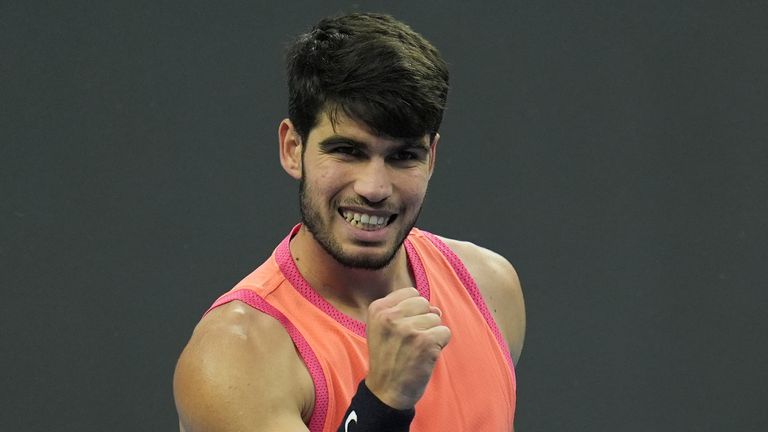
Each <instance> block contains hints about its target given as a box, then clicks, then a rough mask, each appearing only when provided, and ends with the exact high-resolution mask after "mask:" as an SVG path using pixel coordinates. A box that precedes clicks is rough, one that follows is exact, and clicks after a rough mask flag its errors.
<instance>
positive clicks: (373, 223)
mask: <svg viewBox="0 0 768 432" xmlns="http://www.w3.org/2000/svg"><path fill="white" fill-rule="evenodd" d="M339 214H340V215H341V217H343V218H344V219H345V220H346V221H347V223H349V224H350V225H352V226H353V227H355V228H358V229H361V230H364V231H376V230H380V229H382V228H384V227H386V226H387V225H389V224H391V223H392V222H393V221H394V220H395V219H397V214H390V213H381V212H365V211H360V210H350V209H339Z"/></svg>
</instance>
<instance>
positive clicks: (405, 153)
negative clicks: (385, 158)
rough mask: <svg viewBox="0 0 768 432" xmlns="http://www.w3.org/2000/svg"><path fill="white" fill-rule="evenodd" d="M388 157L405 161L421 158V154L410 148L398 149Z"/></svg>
mask: <svg viewBox="0 0 768 432" xmlns="http://www.w3.org/2000/svg"><path fill="white" fill-rule="evenodd" d="M390 159H392V160H394V161H397V162H407V161H417V160H421V159H422V156H421V154H419V153H417V152H415V151H411V150H400V151H398V152H396V153H393V154H392V156H390Z"/></svg>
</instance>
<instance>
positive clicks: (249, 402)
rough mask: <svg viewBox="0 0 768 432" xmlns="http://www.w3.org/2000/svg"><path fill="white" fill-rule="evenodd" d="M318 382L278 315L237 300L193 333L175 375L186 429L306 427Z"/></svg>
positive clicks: (221, 429)
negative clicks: (275, 315)
mask: <svg viewBox="0 0 768 432" xmlns="http://www.w3.org/2000/svg"><path fill="white" fill-rule="evenodd" d="M312 386H313V384H312V379H311V377H310V376H309V372H308V371H307V370H306V368H305V367H304V364H303V362H302V361H301V358H300V357H299V356H298V355H297V354H296V350H295V349H294V346H293V342H292V341H291V338H290V336H289V335H288V333H287V332H286V331H285V329H284V328H283V327H282V325H281V324H280V323H279V322H278V321H277V320H276V319H274V318H272V317H270V316H268V315H266V314H264V313H262V312H259V311H257V310H255V309H253V308H251V307H249V306H247V305H245V304H243V303H241V302H239V301H233V302H230V303H228V304H225V305H223V306H220V307H218V308H216V309H214V310H213V311H211V312H210V313H209V314H207V315H206V316H205V317H204V318H203V319H202V320H201V321H200V323H199V324H198V326H197V327H196V328H195V331H194V332H193V334H192V337H191V338H190V341H189V343H188V344H187V346H186V348H185V349H184V351H183V352H182V354H181V356H180V358H179V361H178V363H177V365H176V371H175V374H174V382H173V388H174V397H175V400H176V408H177V410H178V412H179V420H180V423H181V424H182V426H183V427H184V428H185V429H186V430H216V431H227V430H239V429H240V428H242V427H243V426H244V425H251V426H250V427H256V428H257V429H259V430H284V429H285V428H289V429H291V430H306V429H301V427H303V424H304V422H303V421H302V419H304V420H308V418H309V416H310V415H311V413H312V404H313V403H314V400H313V395H314V393H313V387H312Z"/></svg>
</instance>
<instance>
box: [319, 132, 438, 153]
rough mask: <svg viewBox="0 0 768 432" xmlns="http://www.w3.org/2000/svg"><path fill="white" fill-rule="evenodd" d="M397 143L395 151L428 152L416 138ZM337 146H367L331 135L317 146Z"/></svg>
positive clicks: (426, 145)
mask: <svg viewBox="0 0 768 432" xmlns="http://www.w3.org/2000/svg"><path fill="white" fill-rule="evenodd" d="M395 140H397V141H400V143H399V144H396V145H395V146H394V149H395V150H404V149H409V148H413V149H418V150H424V151H429V144H425V143H424V141H423V140H420V139H418V138H416V139H414V138H403V139H397V138H396V139H395ZM337 144H348V145H352V146H355V147H358V148H362V149H367V148H368V147H369V146H368V144H366V143H365V142H362V141H358V140H356V139H353V138H349V137H345V136H343V135H331V136H329V137H328V138H325V139H324V140H322V141H320V143H318V146H319V147H320V148H321V149H324V150H325V149H328V148H329V147H331V146H334V145H337Z"/></svg>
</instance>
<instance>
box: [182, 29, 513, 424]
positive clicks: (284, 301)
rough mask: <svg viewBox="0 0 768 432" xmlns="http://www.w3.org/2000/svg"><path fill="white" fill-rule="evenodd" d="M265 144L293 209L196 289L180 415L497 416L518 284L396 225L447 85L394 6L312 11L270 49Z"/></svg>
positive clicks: (508, 370) (429, 49)
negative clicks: (289, 42) (297, 209)
mask: <svg viewBox="0 0 768 432" xmlns="http://www.w3.org/2000/svg"><path fill="white" fill-rule="evenodd" d="M288 80H289V83H288V85H289V97H290V101H289V119H285V120H283V121H282V122H281V123H280V126H279V144H280V162H281V164H282V166H283V168H284V169H285V171H286V172H287V173H288V174H289V175H291V176H292V177H294V178H295V179H297V180H299V181H300V194H299V196H300V206H301V214H302V223H301V224H300V225H298V226H296V227H295V228H294V229H293V230H292V231H291V233H290V234H289V235H288V236H287V237H286V239H285V240H284V241H283V242H282V243H281V244H280V245H279V246H278V247H277V249H275V252H274V254H273V255H272V257H270V259H269V260H267V261H266V262H265V263H264V264H262V265H261V266H260V267H259V268H258V269H256V270H255V271H254V272H253V273H252V274H250V275H249V276H248V277H246V278H245V279H244V280H243V281H241V282H240V283H239V284H238V285H237V286H235V288H234V289H233V290H232V291H230V292H229V293H227V294H225V295H224V296H222V297H220V298H219V300H217V301H216V303H214V305H213V307H212V308H211V309H210V310H209V311H208V313H206V315H205V316H204V317H203V319H202V320H201V321H200V323H199V325H198V326H197V328H196V329H195V331H194V333H193V335H192V338H191V340H190V342H189V344H188V345H187V347H186V348H185V350H184V352H183V353H182V355H181V358H180V359H179V362H178V365H177V368H176V374H175V377H174V393H175V398H176V406H177V410H178V412H179V419H180V428H181V430H182V431H187V432H192V431H307V430H309V431H327V432H328V431H337V430H338V431H345V432H351V431H407V430H413V431H473V432H474V431H482V432H485V431H502V430H504V431H510V430H512V429H513V424H512V423H513V418H514V408H515V377H514V366H513V361H515V362H516V361H517V358H518V356H519V354H520V350H521V348H522V343H523V335H524V328H525V316H524V311H523V300H522V294H521V291H520V285H519V282H518V279H517V276H516V274H515V271H514V269H513V268H512V266H511V265H510V264H509V263H508V262H507V261H506V260H505V259H504V258H502V257H501V256H499V255H497V254H495V253H493V252H491V251H489V250H486V249H483V248H480V247H478V246H475V245H473V244H471V243H466V242H459V241H456V240H449V239H445V238H441V237H438V236H435V235H433V234H430V233H428V232H426V231H421V230H418V229H416V228H414V224H415V222H416V219H417V216H418V214H419V211H420V209H421V206H422V203H423V200H424V197H425V194H426V191H427V184H428V182H429V178H430V176H431V175H432V172H433V169H434V167H435V155H436V150H437V144H438V141H439V139H440V136H439V134H438V128H439V126H440V123H441V120H442V115H443V109H444V106H445V102H446V98H447V92H448V71H447V68H446V65H445V63H444V61H443V60H442V59H441V57H440V55H439V53H438V52H437V50H436V49H435V48H434V47H433V46H432V45H431V44H430V43H429V42H427V41H426V40H425V39H424V38H423V37H422V36H420V35H418V34H416V33H415V32H413V31H412V30H411V29H410V28H409V27H408V26H406V25H405V24H403V23H401V22H398V21H396V20H395V19H393V18H391V17H389V16H384V15H375V14H353V15H347V16H342V17H337V18H332V19H325V20H323V21H321V22H320V23H319V24H318V25H317V26H316V27H315V28H314V29H313V30H312V31H311V32H310V33H308V34H305V35H302V36H301V37H300V38H299V39H298V40H297V41H296V42H295V43H294V45H293V46H292V48H291V49H290V51H289V54H288Z"/></svg>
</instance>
